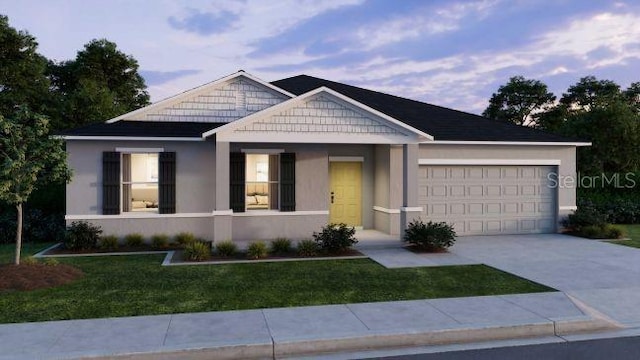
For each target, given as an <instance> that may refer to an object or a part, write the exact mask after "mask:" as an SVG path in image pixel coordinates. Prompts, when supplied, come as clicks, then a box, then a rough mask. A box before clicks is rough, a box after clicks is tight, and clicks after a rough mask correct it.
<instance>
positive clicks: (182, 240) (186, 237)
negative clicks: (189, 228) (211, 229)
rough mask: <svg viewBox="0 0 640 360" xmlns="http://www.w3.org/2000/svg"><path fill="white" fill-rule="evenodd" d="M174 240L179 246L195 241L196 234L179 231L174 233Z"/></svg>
mask: <svg viewBox="0 0 640 360" xmlns="http://www.w3.org/2000/svg"><path fill="white" fill-rule="evenodd" d="M174 241H175V242H176V243H177V244H179V245H180V246H186V245H189V244H191V243H194V242H196V236H195V235H193V234H192V233H190V232H181V233H179V234H176V236H175V238H174Z"/></svg>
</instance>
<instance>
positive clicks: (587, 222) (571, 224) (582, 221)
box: [562, 204, 606, 233]
mask: <svg viewBox="0 0 640 360" xmlns="http://www.w3.org/2000/svg"><path fill="white" fill-rule="evenodd" d="M605 224H606V218H605V215H604V214H603V213H601V212H600V211H598V210H597V209H596V208H595V207H594V206H592V205H590V204H584V205H581V206H579V207H578V209H577V210H576V211H574V212H573V214H570V215H569V216H567V218H566V219H565V220H563V221H562V225H563V226H564V227H566V228H568V229H569V230H571V231H575V232H578V233H579V232H581V230H582V228H583V227H586V226H597V227H602V226H604V225H605Z"/></svg>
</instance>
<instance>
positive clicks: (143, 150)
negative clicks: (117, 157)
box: [116, 147, 164, 153]
mask: <svg viewBox="0 0 640 360" xmlns="http://www.w3.org/2000/svg"><path fill="white" fill-rule="evenodd" d="M116 151H117V152H121V153H161V152H164V148H120V147H117V148H116Z"/></svg>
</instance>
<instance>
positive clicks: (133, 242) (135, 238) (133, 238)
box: [124, 233, 144, 247]
mask: <svg viewBox="0 0 640 360" xmlns="http://www.w3.org/2000/svg"><path fill="white" fill-rule="evenodd" d="M124 243H125V244H126V245H127V246H129V247H140V246H142V244H143V243H144V236H142V234H139V233H133V234H128V235H127V236H125V237H124Z"/></svg>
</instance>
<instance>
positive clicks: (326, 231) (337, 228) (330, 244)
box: [313, 224, 358, 254]
mask: <svg viewBox="0 0 640 360" xmlns="http://www.w3.org/2000/svg"><path fill="white" fill-rule="evenodd" d="M355 233H356V229H355V228H353V227H348V226H347V225H346V224H328V225H326V226H325V227H323V228H322V231H321V232H320V233H316V232H314V233H313V240H314V241H315V242H316V243H317V244H318V246H319V247H320V249H322V250H324V251H326V252H328V253H329V254H338V253H341V252H344V251H346V250H347V249H349V248H350V247H351V246H353V245H354V244H357V243H358V240H356V238H355V236H354V235H355Z"/></svg>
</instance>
